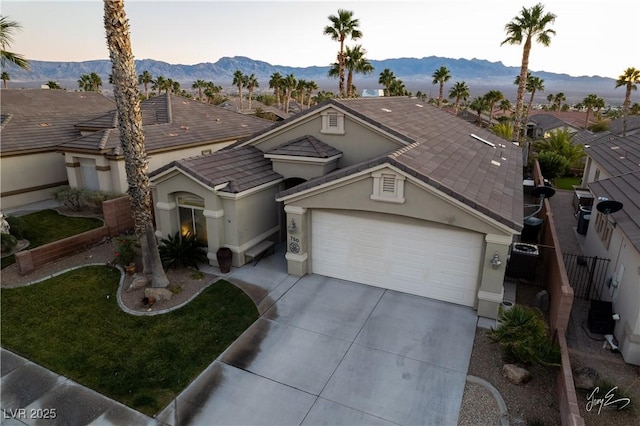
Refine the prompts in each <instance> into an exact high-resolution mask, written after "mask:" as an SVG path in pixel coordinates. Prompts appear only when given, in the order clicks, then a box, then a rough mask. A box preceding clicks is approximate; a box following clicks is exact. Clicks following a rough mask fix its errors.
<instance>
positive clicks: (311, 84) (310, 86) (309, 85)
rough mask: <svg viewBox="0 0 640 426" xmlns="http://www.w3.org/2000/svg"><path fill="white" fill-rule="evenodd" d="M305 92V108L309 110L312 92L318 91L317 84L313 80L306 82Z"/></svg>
mask: <svg viewBox="0 0 640 426" xmlns="http://www.w3.org/2000/svg"><path fill="white" fill-rule="evenodd" d="M306 90H307V98H308V101H307V102H308V104H307V108H311V98H312V97H313V91H314V90H318V83H316V82H315V81H313V80H311V81H308V82H307V86H306Z"/></svg>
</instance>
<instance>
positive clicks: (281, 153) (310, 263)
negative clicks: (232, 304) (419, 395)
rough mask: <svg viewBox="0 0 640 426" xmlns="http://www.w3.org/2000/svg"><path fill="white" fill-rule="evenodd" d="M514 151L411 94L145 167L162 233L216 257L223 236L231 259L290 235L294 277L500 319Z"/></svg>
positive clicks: (518, 217)
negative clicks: (324, 279) (187, 236)
mask: <svg viewBox="0 0 640 426" xmlns="http://www.w3.org/2000/svg"><path fill="white" fill-rule="evenodd" d="M521 158H522V153H521V149H520V148H518V147H517V146H515V145H513V144H510V143H505V142H504V141H503V140H501V139H500V138H498V137H496V136H495V135H493V134H492V133H490V132H488V131H485V130H483V129H479V128H477V127H475V126H474V125H472V124H469V123H466V122H465V121H463V120H460V119H459V118H456V117H454V116H452V115H451V114H449V113H447V112H446V111H442V110H440V109H438V108H435V107H433V106H431V105H428V104H426V103H423V102H420V101H418V100H416V99H412V98H406V97H382V98H361V99H348V100H347V99H345V100H338V99H333V100H329V101H327V102H325V103H323V104H320V105H317V106H315V107H313V108H311V109H309V110H307V111H304V112H303V113H301V114H299V115H297V116H294V117H291V118H290V119H288V120H285V121H283V122H281V123H278V124H275V125H274V126H272V127H271V128H270V129H267V130H265V131H262V132H259V133H257V134H256V135H253V136H252V137H250V138H249V139H246V140H244V141H241V142H238V143H236V144H234V145H233V146H230V147H228V148H225V149H223V150H221V151H218V152H215V153H212V154H209V155H205V156H201V157H196V158H190V159H185V160H179V161H174V162H172V163H171V164H168V165H166V166H164V167H162V168H160V169H158V170H155V171H154V172H152V173H151V174H150V177H151V181H152V184H153V186H154V191H153V192H154V201H155V209H156V224H157V235H158V236H159V237H166V236H167V235H170V234H173V233H175V232H178V231H180V232H182V233H186V232H194V233H195V234H196V236H197V237H199V238H201V239H202V240H205V241H206V242H207V245H208V256H209V259H210V263H211V264H213V265H215V264H217V261H216V252H217V250H218V249H219V248H220V247H223V246H224V247H229V248H230V249H231V250H232V252H233V264H234V265H235V266H240V265H243V264H244V263H246V262H247V261H248V260H250V257H248V256H246V254H247V253H249V252H251V251H252V248H254V247H256V246H260V245H261V243H263V242H264V241H265V240H271V241H274V242H282V241H286V247H287V253H286V259H287V265H288V271H289V273H290V274H293V275H297V276H301V275H304V274H308V273H315V274H320V275H326V276H331V277H336V278H341V279H345V280H349V281H355V282H360V283H365V284H370V285H374V286H378V287H383V288H390V289H393V290H397V291H401V292H406V293H411V294H417V295H421V296H425V297H430V298H434V299H439V300H444V301H447V302H452V303H457V304H462V305H466V306H470V307H474V308H476V309H477V310H478V314H479V315H481V316H485V317H490V318H496V316H497V313H498V306H499V305H500V304H501V302H502V299H503V279H504V271H505V267H504V266H505V264H506V259H507V255H508V252H509V248H510V245H511V243H512V241H513V237H514V236H515V235H518V234H519V233H520V231H521V229H522V221H523V217H522V216H523V213H522V205H523V196H522V160H521ZM493 259H495V260H496V261H494V263H493V264H492V262H491V261H492V260H493ZM498 260H499V262H498Z"/></svg>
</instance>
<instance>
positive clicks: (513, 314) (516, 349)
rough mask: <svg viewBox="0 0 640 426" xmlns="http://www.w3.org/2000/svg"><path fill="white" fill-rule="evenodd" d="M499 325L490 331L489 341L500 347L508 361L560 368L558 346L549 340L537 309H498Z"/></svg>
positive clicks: (525, 307) (518, 306)
mask: <svg viewBox="0 0 640 426" xmlns="http://www.w3.org/2000/svg"><path fill="white" fill-rule="evenodd" d="M498 323H499V325H498V327H497V328H495V329H492V330H491V331H490V332H489V338H490V339H491V340H492V341H493V342H496V343H499V344H500V346H501V347H502V350H503V353H504V356H505V358H506V359H507V360H508V361H510V362H519V363H522V364H526V365H530V364H539V365H543V366H547V367H550V366H559V365H560V347H559V346H558V345H556V344H554V343H553V342H552V341H551V340H550V338H549V334H548V331H547V325H546V323H545V321H544V317H543V316H542V313H541V312H540V311H539V310H538V309H535V308H530V307H527V306H523V305H515V306H514V307H513V308H511V309H509V310H502V309H501V310H500V313H499V315H498Z"/></svg>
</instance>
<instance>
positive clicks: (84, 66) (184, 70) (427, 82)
mask: <svg viewBox="0 0 640 426" xmlns="http://www.w3.org/2000/svg"><path fill="white" fill-rule="evenodd" d="M135 62H136V72H137V73H138V74H140V73H142V72H143V71H145V70H146V71H149V72H150V73H151V74H152V75H153V76H154V77H155V76H159V75H162V76H164V77H165V78H171V79H173V80H175V81H179V82H180V83H181V84H183V83H186V82H189V83H191V82H193V81H195V80H198V79H201V80H205V81H213V82H214V83H215V84H217V85H222V86H223V87H233V85H232V83H231V82H232V81H233V73H234V72H235V71H236V70H238V69H239V70H241V71H242V72H243V73H245V74H255V75H256V77H257V79H258V81H259V82H260V83H261V86H262V88H267V87H268V81H269V79H270V76H271V75H272V74H273V73H274V72H279V73H281V74H282V75H285V74H290V73H292V74H294V75H295V76H296V77H297V78H302V79H305V80H313V81H316V82H317V83H318V85H319V86H320V87H321V88H325V87H326V88H330V89H328V90H335V86H336V83H337V82H336V80H335V79H330V78H329V77H328V76H327V74H328V71H329V68H330V67H329V66H328V65H327V66H317V65H316V66H308V67H292V66H286V65H272V64H270V63H268V62H265V61H260V60H255V59H251V58H248V57H245V56H225V57H222V58H220V59H218V60H217V61H216V62H201V63H198V64H193V65H185V64H171V63H168V62H164V61H158V60H155V59H136V61H135ZM370 63H371V65H373V67H374V72H373V73H372V74H369V75H365V76H363V75H356V76H355V77H354V80H355V84H356V85H357V86H358V89H359V90H360V89H368V88H379V86H380V85H379V84H378V83H377V80H378V74H379V73H380V72H381V71H382V70H383V69H385V68H389V69H390V70H391V71H393V73H394V74H395V76H396V77H397V78H399V79H401V80H402V81H403V82H404V83H405V86H406V87H407V88H408V89H409V90H422V91H423V92H424V91H425V89H426V90H427V91H430V90H433V87H434V86H433V85H432V79H433V77H432V74H433V72H434V71H435V70H436V69H437V68H439V67H441V66H445V67H447V68H448V69H449V71H450V73H451V80H449V82H448V84H453V83H454V82H456V81H466V82H467V84H468V85H469V87H470V88H471V89H472V92H474V91H476V90H477V91H481V90H485V89H486V88H487V87H490V86H491V87H492V88H494V87H495V88H498V89H502V90H506V91H507V92H511V91H515V86H514V85H513V81H514V80H515V77H516V76H517V75H518V74H519V73H520V67H511V66H507V65H504V64H503V63H502V62H501V61H498V62H492V61H489V60H486V59H479V58H472V59H465V58H446V57H439V56H425V57H422V58H415V57H402V58H390V59H383V60H370ZM30 64H31V70H30V71H25V70H22V69H19V68H17V67H12V68H10V69H7V71H8V72H9V75H10V77H11V80H10V82H12V83H11V84H12V86H16V83H18V84H19V83H21V82H41V83H43V84H44V83H46V82H48V81H50V80H55V81H59V82H63V81H64V82H69V84H72V85H73V86H75V87H77V86H76V82H77V80H78V79H79V78H80V76H81V75H82V74H89V73H91V72H96V73H98V75H100V77H101V78H102V80H103V82H104V83H105V85H107V83H108V80H109V78H108V77H109V74H110V72H111V63H110V61H109V60H108V59H94V60H89V61H78V62H60V61H38V60H30ZM531 73H532V74H534V75H536V76H538V77H540V78H543V79H544V80H545V86H546V87H547V90H546V92H547V93H549V92H550V91H552V92H556V91H563V92H568V94H571V93H573V92H575V93H576V95H575V96H578V97H579V96H585V95H586V94H587V93H596V94H598V96H603V97H606V98H615V99H618V98H619V99H622V98H623V95H624V94H623V93H619V91H615V90H614V89H615V79H612V78H608V77H601V76H586V75H583V76H571V75H569V74H560V73H553V72H548V71H531ZM448 84H447V85H448ZM420 85H422V87H423V88H422V89H420V88H419V86H420ZM75 87H73V88H75ZM68 88H71V87H68ZM474 89H475V90H474ZM485 91H486V90H485ZM582 93H584V95H582ZM505 94H506V93H505ZM472 95H476V94H475V93H472Z"/></svg>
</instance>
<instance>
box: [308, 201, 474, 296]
mask: <svg viewBox="0 0 640 426" xmlns="http://www.w3.org/2000/svg"><path fill="white" fill-rule="evenodd" d="M424 223H425V222H422V221H417V220H412V219H406V218H398V217H396V216H390V215H374V216H366V217H364V216H362V215H358V214H356V213H352V214H342V213H333V212H326V211H320V210H313V211H312V229H311V232H312V242H311V265H312V269H313V273H315V274H319V275H326V276H329V277H335V278H340V279H344V280H348V281H355V282H359V283H365V284H370V285H373V286H376V287H382V288H388V289H391V290H397V291H401V292H404V293H410V294H416V295H419V296H424V297H429V298H432V299H438V300H444V301H447V302H452V303H457V304H460V305H466V306H473V304H474V301H475V298H476V286H477V282H478V273H479V269H480V265H479V262H480V255H481V253H482V244H483V238H482V235H481V234H476V233H471V232H465V231H461V230H456V229H452V228H448V227H444V226H439V225H436V224H433V225H431V226H425V225H424Z"/></svg>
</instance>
